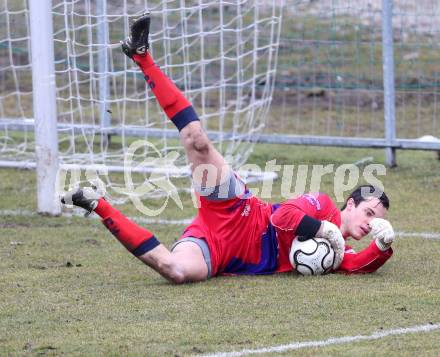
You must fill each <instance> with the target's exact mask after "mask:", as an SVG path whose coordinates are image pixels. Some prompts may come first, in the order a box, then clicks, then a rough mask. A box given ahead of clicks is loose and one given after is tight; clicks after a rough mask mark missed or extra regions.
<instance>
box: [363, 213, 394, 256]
mask: <svg viewBox="0 0 440 357" xmlns="http://www.w3.org/2000/svg"><path fill="white" fill-rule="evenodd" d="M369 226H370V228H371V234H372V235H373V238H374V239H375V241H376V245H377V247H378V248H379V249H380V250H381V251H382V252H384V251H386V250H388V249H389V248H390V247H391V244H392V243H393V241H394V238H395V236H396V235H395V234H394V230H393V226H392V225H391V223H390V222H388V221H387V220H386V219H383V218H373V219H372V220H371V222H370V223H369Z"/></svg>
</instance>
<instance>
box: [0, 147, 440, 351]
mask: <svg viewBox="0 0 440 357" xmlns="http://www.w3.org/2000/svg"><path fill="white" fill-rule="evenodd" d="M366 156H373V158H374V162H376V163H382V162H383V160H384V159H383V151H382V150H363V149H358V150H353V149H337V148H310V147H307V148H305V147H291V148H287V147H285V146H263V145H257V146H256V148H255V151H254V153H253V155H252V157H251V159H250V160H249V162H252V163H257V164H259V165H260V166H263V167H264V163H265V162H266V161H268V160H271V159H273V158H276V159H277V163H280V164H295V165H297V164H310V165H312V164H328V163H333V164H335V165H336V166H337V165H339V164H342V163H353V162H356V161H358V160H360V159H362V158H364V157H366ZM398 159H399V160H398V162H399V166H398V167H397V168H394V169H389V170H388V171H387V175H386V176H383V177H381V180H383V183H384V186H385V189H386V191H387V193H388V195H389V196H390V199H391V210H390V212H389V219H390V220H391V222H392V223H393V224H394V227H395V230H396V231H398V232H416V233H417V232H431V233H436V234H437V236H435V235H434V238H433V239H426V238H423V237H422V236H421V235H417V234H416V235H414V236H411V237H408V236H405V237H404V236H403V235H402V234H400V236H399V237H398V240H397V241H396V242H395V244H394V249H395V255H394V256H393V258H392V259H391V260H390V261H389V262H388V263H387V264H386V265H385V266H384V267H382V268H381V269H380V270H379V271H378V272H376V273H374V274H370V275H364V276H343V275H328V276H322V277H314V278H305V277H301V276H297V275H295V274H293V273H292V274H280V275H274V276H265V277H220V278H214V279H212V280H210V281H208V282H204V283H199V284H187V285H181V286H174V285H171V284H169V283H167V282H166V281H165V280H164V279H163V278H161V277H160V276H158V275H157V274H156V273H154V272H153V271H151V270H149V269H148V268H147V267H145V266H143V265H142V264H140V263H139V262H138V261H137V260H136V259H135V258H134V257H132V256H131V255H130V254H128V253H127V252H126V251H125V250H124V248H123V247H122V246H121V245H120V244H119V243H118V242H117V241H116V240H115V239H114V238H113V237H112V236H111V235H110V234H109V233H108V232H107V231H106V230H105V228H104V227H103V226H102V225H101V224H100V223H99V221H98V220H96V219H92V218H88V219H86V218H82V217H75V216H74V217H68V216H63V217H58V218H49V217H40V216H38V215H36V214H32V212H34V211H35V206H36V195H35V178H34V176H35V173H34V172H33V171H16V170H0V179H1V182H2V191H1V196H2V200H1V202H0V210H1V218H0V229H1V238H0V271H1V274H0V356H8V355H62V354H65V355H83V356H86V355H87V356H89V355H109V356H120V355H124V356H126V355H128V356H136V355H143V356H163V355H164V356H186V355H198V354H206V353H214V352H227V351H240V350H243V349H254V348H264V347H272V346H277V345H285V344H289V343H292V342H304V341H321V340H326V339H328V338H330V337H343V336H353V335H370V334H371V333H373V332H375V331H387V330H388V329H395V328H406V327H411V326H418V325H425V324H429V323H433V324H437V323H439V322H440V310H439V308H438V306H439V305H440V284H439V279H438V277H439V275H440V259H439V258H440V239H438V234H439V233H440V221H439V220H438V219H437V216H438V215H437V208H438V201H439V199H440V194H439V188H440V176H439V174H438V172H439V168H440V162H439V161H438V160H436V156H435V155H434V153H432V152H412V151H406V152H402V151H400V152H399V153H398ZM333 184H334V182H333V179H332V177H331V175H328V176H325V177H324V180H323V182H322V186H321V190H322V191H324V192H328V193H329V194H330V195H331V196H334V194H333ZM258 185H259V184H253V185H251V187H254V188H258ZM279 186H280V183H279V182H275V189H274V195H273V198H272V201H275V202H276V201H278V200H279V199H280V187H279ZM181 198H182V201H183V203H184V206H185V209H184V210H183V211H182V210H180V209H178V208H176V206H175V205H174V204H170V205H169V206H168V209H167V210H166V212H165V213H164V214H163V215H162V216H161V218H168V219H171V218H172V219H183V218H190V217H191V216H192V215H193V214H194V213H195V209H194V208H193V207H192V205H191V202H190V197H189V195H186V196H185V195H182V196H181ZM120 209H121V210H123V211H124V212H126V213H127V214H129V215H130V216H131V217H139V216H140V213H139V212H137V211H136V210H135V209H134V207H133V206H132V205H130V204H128V203H127V204H125V205H123V206H120ZM10 211H13V212H10ZM19 211H20V212H22V214H21V215H17V214H16V213H17V212H19ZM12 213H14V214H12ZM149 228H150V229H151V230H152V231H153V232H154V233H155V235H156V236H157V237H158V238H159V239H160V240H161V241H162V242H163V243H165V244H166V245H168V246H169V245H171V244H172V243H173V241H174V240H175V239H176V238H177V237H178V236H179V234H180V233H181V232H182V230H183V229H184V226H182V225H165V224H152V225H150V226H149ZM435 237H437V239H435ZM365 240H369V238H368V237H367V238H365ZM366 244H367V242H359V243H358V244H355V247H356V248H361V247H362V246H364V245H366ZM269 351H270V350H269ZM439 351H440V330H438V329H437V330H434V331H431V332H424V333H422V332H420V333H407V334H402V335H397V336H389V337H384V338H380V339H377V340H363V341H359V342H347V343H342V344H338V345H331V346H327V347H314V348H303V349H300V350H295V351H293V350H288V351H285V352H283V354H284V355H295V354H298V355H313V356H315V355H329V354H331V355H383V356H412V355H415V354H417V355H432V356H436V355H438V354H439ZM269 354H270V353H269V352H268V353H266V354H263V355H269Z"/></svg>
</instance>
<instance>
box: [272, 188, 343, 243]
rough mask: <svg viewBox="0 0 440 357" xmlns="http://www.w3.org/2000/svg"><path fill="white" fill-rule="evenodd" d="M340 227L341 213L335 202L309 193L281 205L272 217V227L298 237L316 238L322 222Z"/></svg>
mask: <svg viewBox="0 0 440 357" xmlns="http://www.w3.org/2000/svg"><path fill="white" fill-rule="evenodd" d="M322 220H328V221H332V222H333V223H335V224H336V225H337V226H339V225H340V212H339V210H338V209H337V208H336V206H335V204H334V203H333V201H332V200H331V199H330V198H329V197H328V196H327V195H325V194H322V193H313V194H312V193H307V194H304V195H301V196H299V197H297V198H294V199H291V200H288V201H286V202H283V203H281V205H280V207H278V208H277V210H276V211H275V212H274V213H273V214H272V215H271V218H270V221H271V223H272V225H273V226H274V227H275V228H277V229H279V230H282V231H292V233H293V234H294V235H296V236H306V237H308V238H312V237H315V236H316V233H317V232H318V230H319V228H320V226H321V221H322Z"/></svg>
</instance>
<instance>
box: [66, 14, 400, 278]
mask: <svg viewBox="0 0 440 357" xmlns="http://www.w3.org/2000/svg"><path fill="white" fill-rule="evenodd" d="M149 26H150V16H149V14H145V15H143V16H141V17H140V18H139V19H137V20H136V21H135V22H134V23H133V25H132V26H131V29H130V30H131V35H130V37H128V38H127V39H126V40H125V41H122V42H121V45H122V50H123V52H124V53H125V54H126V55H127V56H128V57H129V58H131V59H132V60H133V61H134V62H135V63H136V64H137V65H138V66H139V68H140V70H141V71H142V72H143V74H144V77H145V80H146V82H147V84H148V86H149V87H150V89H151V90H152V91H153V93H154V95H155V96H156V99H157V101H158V102H159V104H160V106H161V107H162V109H163V110H164V111H165V113H166V115H167V116H168V118H169V119H170V120H171V121H172V122H173V123H174V125H175V126H176V127H177V129H178V131H179V135H180V139H181V142H182V145H183V148H184V150H185V153H186V155H187V158H188V161H189V163H190V167H191V170H192V180H193V185H194V187H195V189H196V191H197V194H198V197H199V200H200V206H199V210H198V214H197V216H196V217H195V218H194V220H193V221H192V223H191V224H190V225H189V226H188V227H187V228H186V229H185V230H184V232H183V234H182V236H181V237H180V238H179V239H178V240H177V242H176V243H175V244H174V245H173V247H172V248H171V249H170V250H169V249H167V248H166V247H165V246H164V245H163V244H161V243H160V242H159V240H158V239H157V238H156V237H155V236H154V234H153V233H152V232H150V231H149V230H147V229H145V228H143V227H140V226H138V225H137V224H136V223H134V222H132V221H131V220H129V219H128V218H127V217H125V216H124V215H123V214H122V213H121V212H119V211H118V210H117V209H115V208H114V207H112V206H111V205H110V204H109V203H108V202H107V201H106V200H105V199H104V198H102V197H101V196H100V195H99V194H98V193H97V192H95V191H94V190H93V189H91V188H82V189H81V188H77V189H73V190H71V191H69V192H68V193H66V194H65V195H64V197H63V198H62V202H63V203H67V204H73V205H76V206H79V207H82V208H84V209H85V210H87V211H89V212H92V211H94V212H95V213H96V214H98V215H99V216H100V217H101V218H102V221H103V223H104V225H105V226H106V227H107V229H108V230H109V231H110V232H111V233H112V234H113V235H114V236H115V237H116V238H117V239H118V240H119V241H120V242H121V243H122V244H123V245H124V246H125V248H127V250H128V251H130V252H131V253H132V254H133V255H135V256H136V257H137V258H138V259H140V260H141V261H142V262H143V263H145V264H146V265H148V266H149V267H151V268H152V269H154V270H155V271H157V272H158V273H159V274H161V275H162V276H163V277H165V278H166V279H168V280H169V281H171V282H173V283H184V282H196V281H203V280H206V279H209V278H211V277H214V276H218V275H238V274H253V275H256V274H273V273H281V272H288V271H292V270H293V268H292V265H291V264H290V262H289V250H290V246H291V244H292V241H293V239H294V238H295V237H296V236H300V237H301V239H310V238H313V237H322V238H325V239H327V240H328V241H329V242H330V244H331V246H332V248H333V250H334V251H335V262H334V265H333V271H335V272H345V273H370V272H374V271H376V270H377V269H378V268H379V267H381V266H382V265H383V264H384V263H385V262H386V261H387V260H388V259H389V258H390V257H391V255H392V254H393V251H392V248H391V244H392V242H393V240H394V232H393V228H392V226H391V224H390V223H389V222H388V221H387V220H385V219H384V216H385V213H386V211H387V210H388V208H389V199H388V197H387V196H386V194H385V193H384V192H381V191H379V190H378V189H377V188H375V187H373V186H361V187H358V188H357V189H356V190H355V191H353V192H352V194H351V195H350V196H349V198H348V199H347V201H346V203H345V205H344V207H343V208H342V210H341V211H340V210H339V209H338V208H337V207H336V205H335V204H334V202H333V201H332V200H331V199H330V198H329V197H328V196H327V195H325V194H322V193H316V194H314V193H309V194H304V195H302V196H300V197H298V198H295V199H291V200H288V201H286V202H283V203H281V204H271V203H267V202H264V201H262V200H260V199H259V198H257V197H255V196H253V195H252V193H251V192H250V191H249V190H248V189H247V187H246V185H245V184H244V183H243V182H242V181H241V180H240V178H239V177H238V176H237V175H236V174H235V173H234V172H233V170H232V169H231V168H230V167H229V166H228V164H227V163H226V161H225V159H224V158H223V157H222V155H221V154H220V153H219V152H218V151H217V150H216V149H215V147H214V146H213V144H212V143H211V142H210V140H209V139H208V137H207V135H206V133H205V132H204V130H203V128H202V126H201V123H200V121H199V118H198V116H197V114H196V112H195V110H194V108H193V106H192V105H191V103H190V102H189V101H188V100H187V99H186V98H185V97H184V96H183V94H182V93H181V92H180V90H179V89H178V88H177V87H176V86H175V85H174V84H173V83H172V82H171V80H170V79H169V78H168V77H167V76H166V75H165V74H164V73H163V72H162V71H161V70H160V68H159V67H158V66H157V65H156V64H155V62H154V60H153V58H152V56H151V54H150V53H149V52H148V49H149V42H148V36H149ZM200 167H202V168H203V167H206V170H204V169H203V170H200ZM209 170H210V172H207V171H209ZM212 173H214V174H212ZM370 233H371V234H372V236H373V238H374V239H373V241H372V242H371V244H370V245H369V246H368V247H367V248H366V249H364V250H362V251H360V252H358V253H356V252H354V251H353V249H351V248H350V247H349V246H347V245H345V239H347V238H348V237H352V238H354V239H356V240H358V239H361V238H363V237H364V236H366V235H368V234H370Z"/></svg>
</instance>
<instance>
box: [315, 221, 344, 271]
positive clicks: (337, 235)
mask: <svg viewBox="0 0 440 357" xmlns="http://www.w3.org/2000/svg"><path fill="white" fill-rule="evenodd" d="M316 236H317V237H319V238H325V239H327V240H328V241H329V242H330V245H331V246H332V248H333V251H334V252H335V261H334V263H333V270H336V269H338V268H339V266H340V265H341V263H342V259H343V258H344V252H345V240H344V238H343V237H342V233H341V231H340V230H339V228H338V227H337V226H336V225H334V224H333V223H331V222H328V221H322V223H321V228H320V229H319V231H318V233H316Z"/></svg>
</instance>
